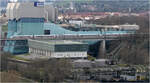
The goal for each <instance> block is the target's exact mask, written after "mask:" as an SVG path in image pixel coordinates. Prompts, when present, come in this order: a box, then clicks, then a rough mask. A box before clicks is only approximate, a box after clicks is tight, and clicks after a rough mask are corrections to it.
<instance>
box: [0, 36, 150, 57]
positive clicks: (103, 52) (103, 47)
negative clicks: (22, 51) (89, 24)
mask: <svg viewBox="0 0 150 83" xmlns="http://www.w3.org/2000/svg"><path fill="white" fill-rule="evenodd" d="M133 38H134V39H135V38H141V39H144V38H149V34H119V35H53V36H52V35H47V36H46V35H43V36H42V35H35V36H34V35H22V36H21V35H20V36H16V37H13V38H6V39H0V42H1V48H2V47H4V46H5V45H6V44H5V42H6V41H7V42H9V41H10V42H11V41H25V40H28V39H35V40H72V41H74V40H77V41H92V40H94V41H101V44H100V46H99V52H100V54H98V55H99V56H97V58H101V57H102V56H103V57H104V56H105V55H106V41H111V40H121V41H122V40H130V39H133ZM12 46H28V44H24V45H23V44H21V45H12ZM119 48H120V47H119ZM107 55H108V54H107Z"/></svg>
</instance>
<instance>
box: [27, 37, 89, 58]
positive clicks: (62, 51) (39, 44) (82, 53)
mask: <svg viewBox="0 0 150 83" xmlns="http://www.w3.org/2000/svg"><path fill="white" fill-rule="evenodd" d="M28 44H29V53H30V55H32V56H39V57H40V56H45V57H48V58H85V57H87V51H88V44H86V43H81V42H75V41H68V40H60V41H55V40H31V39H29V40H28Z"/></svg>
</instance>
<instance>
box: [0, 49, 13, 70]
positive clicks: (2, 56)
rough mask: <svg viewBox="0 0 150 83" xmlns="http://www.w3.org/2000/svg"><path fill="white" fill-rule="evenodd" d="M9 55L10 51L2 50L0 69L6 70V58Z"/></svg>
mask: <svg viewBox="0 0 150 83" xmlns="http://www.w3.org/2000/svg"><path fill="white" fill-rule="evenodd" d="M10 57H11V54H10V53H6V52H2V53H1V57H0V58H1V59H0V62H1V65H0V68H1V71H5V70H7V68H8V59H9V58H10Z"/></svg>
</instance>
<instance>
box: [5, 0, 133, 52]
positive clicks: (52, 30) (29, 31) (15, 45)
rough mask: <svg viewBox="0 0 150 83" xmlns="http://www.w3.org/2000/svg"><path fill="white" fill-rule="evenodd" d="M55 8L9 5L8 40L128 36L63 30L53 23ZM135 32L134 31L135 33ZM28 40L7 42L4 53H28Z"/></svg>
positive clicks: (109, 32) (124, 32)
mask: <svg viewBox="0 0 150 83" xmlns="http://www.w3.org/2000/svg"><path fill="white" fill-rule="evenodd" d="M51 8H52V9H53V7H48V9H46V8H45V7H44V3H43V2H24V3H18V2H17V3H8V6H7V9H6V16H7V18H8V34H7V38H14V37H28V36H33V37H34V36H35V37H36V36H44V37H46V36H61V35H71V36H72V35H75V36H78V35H81V36H82V35H88V36H89V35H91V36H93V35H112V34H128V31H125V30H124V31H122V30H119V31H116V30H111V29H110V30H109V31H106V32H104V30H101V31H71V30H67V29H64V28H62V27H61V26H60V25H58V24H54V23H51V22H49V21H47V22H45V21H46V20H47V18H48V19H50V20H51V21H53V20H55V17H56V15H55V13H53V12H54V10H51ZM49 12H50V13H49ZM133 32H134V31H133ZM28 50H29V49H28V41H27V40H12V41H11V40H10V41H6V42H5V46H4V51H5V52H10V53H13V54H21V53H27V52H28Z"/></svg>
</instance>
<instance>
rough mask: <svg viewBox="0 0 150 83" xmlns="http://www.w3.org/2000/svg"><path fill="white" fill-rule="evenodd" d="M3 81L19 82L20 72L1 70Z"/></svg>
mask: <svg viewBox="0 0 150 83" xmlns="http://www.w3.org/2000/svg"><path fill="white" fill-rule="evenodd" d="M0 74H1V82H19V81H20V78H19V77H20V74H19V73H18V72H16V71H12V70H10V71H8V72H1V73H0Z"/></svg>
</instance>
